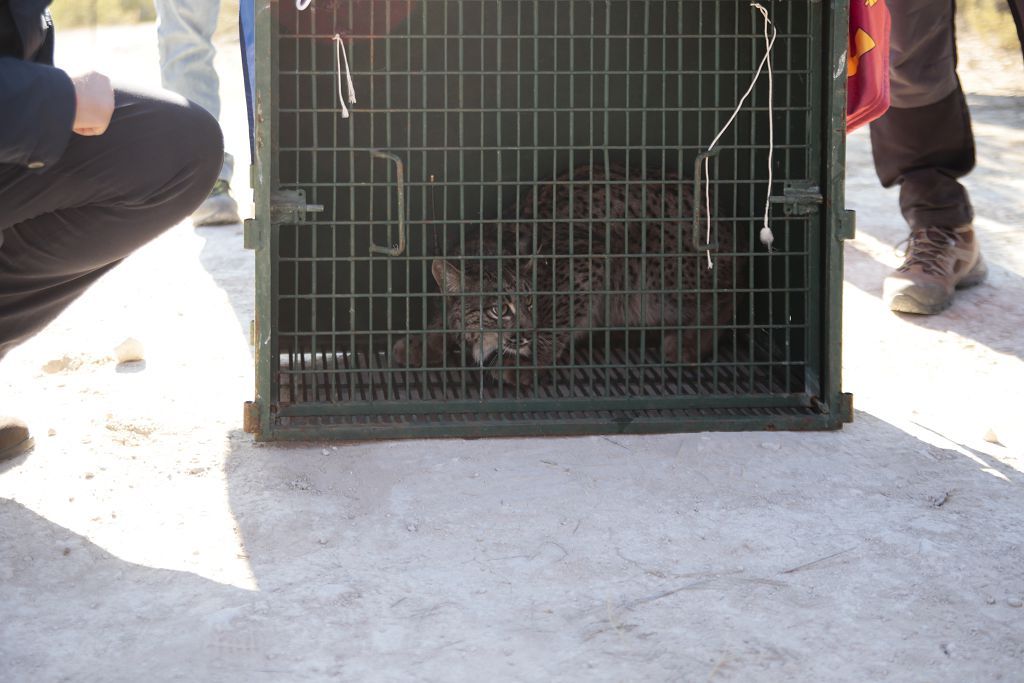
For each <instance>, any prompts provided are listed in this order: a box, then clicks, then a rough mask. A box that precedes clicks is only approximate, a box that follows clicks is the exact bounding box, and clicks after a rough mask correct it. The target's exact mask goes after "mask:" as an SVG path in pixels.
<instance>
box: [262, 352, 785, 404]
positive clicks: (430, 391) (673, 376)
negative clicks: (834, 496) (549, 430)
mask: <svg viewBox="0 0 1024 683" xmlns="http://www.w3.org/2000/svg"><path fill="white" fill-rule="evenodd" d="M755 357H756V358H757V360H756V361H755V360H753V359H754V358H755ZM575 360H576V362H575V363H574V365H573V367H565V368H558V369H556V370H554V371H553V372H550V373H548V374H547V375H546V377H544V378H543V379H541V380H540V381H537V382H536V383H535V384H533V385H530V386H524V387H517V386H514V385H511V384H501V383H498V382H497V381H496V380H495V379H493V378H492V377H491V375H490V373H486V374H485V371H481V370H477V369H475V368H454V369H453V368H448V369H442V368H429V369H415V370H410V369H404V368H402V369H395V368H392V367H390V366H389V365H388V359H387V354H386V353H385V352H377V353H370V354H367V353H352V352H328V351H321V352H317V353H310V352H304V353H286V354H282V356H281V363H280V371H279V387H280V395H279V397H278V401H279V404H280V405H294V404H302V403H348V402H392V401H421V402H426V404H429V403H441V402H449V401H457V400H469V401H480V402H483V403H486V402H487V401H498V400H524V401H529V400H552V399H554V400H566V399H630V398H648V399H658V398H665V399H670V398H673V397H678V396H741V397H749V396H772V395H780V394H791V393H794V392H800V391H802V390H803V388H804V387H803V380H802V371H803V365H802V364H797V363H786V362H784V361H775V362H771V363H769V362H766V360H765V357H764V356H762V355H761V354H759V353H756V354H754V355H753V356H751V355H750V354H748V353H739V354H733V353H728V352H725V351H720V352H719V354H718V356H717V359H716V361H715V362H714V363H713V364H707V363H705V364H697V365H695V366H665V365H663V364H660V363H659V362H658V361H657V360H656V359H655V358H652V354H651V353H650V352H648V353H647V354H644V353H643V352H641V351H640V350H629V351H623V350H614V351H613V352H612V353H611V354H610V355H608V356H605V355H604V354H603V353H600V352H595V353H594V354H593V355H592V356H591V355H590V354H588V352H587V351H586V350H579V351H578V352H577V354H576V359H575ZM520 372H522V373H523V374H529V373H530V372H531V371H529V370H521V371H520Z"/></svg>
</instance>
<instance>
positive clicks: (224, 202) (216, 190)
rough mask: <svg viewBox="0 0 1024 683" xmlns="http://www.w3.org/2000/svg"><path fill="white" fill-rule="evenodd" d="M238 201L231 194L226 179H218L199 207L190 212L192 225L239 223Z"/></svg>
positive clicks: (240, 220)
mask: <svg viewBox="0 0 1024 683" xmlns="http://www.w3.org/2000/svg"><path fill="white" fill-rule="evenodd" d="M241 222H242V219H241V218H240V217H239V216H238V203H237V202H236V201H235V200H234V198H233V197H232V196H231V186H230V185H229V184H228V181H226V180H218V181H217V182H216V183H215V184H214V186H213V189H212V190H210V196H208V197H207V198H206V199H205V200H203V203H202V204H200V205H199V208H198V209H196V210H195V212H194V213H193V214H192V225H194V226H195V227H197V228H198V227H201V226H204V225H233V224H235V223H241Z"/></svg>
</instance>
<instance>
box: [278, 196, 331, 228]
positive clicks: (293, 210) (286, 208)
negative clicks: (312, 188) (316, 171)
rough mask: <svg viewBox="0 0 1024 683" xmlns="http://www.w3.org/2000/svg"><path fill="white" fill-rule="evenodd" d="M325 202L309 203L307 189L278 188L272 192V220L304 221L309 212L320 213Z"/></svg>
mask: <svg viewBox="0 0 1024 683" xmlns="http://www.w3.org/2000/svg"><path fill="white" fill-rule="evenodd" d="M323 210H324V205H323V204H307V203H306V191H305V190H277V191H276V192H271V193H270V222H271V223H273V224H275V225H279V224H281V223H289V224H292V223H303V222H305V220H306V214H307V213H320V212H321V211H323Z"/></svg>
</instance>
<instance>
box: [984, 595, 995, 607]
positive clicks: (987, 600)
mask: <svg viewBox="0 0 1024 683" xmlns="http://www.w3.org/2000/svg"><path fill="white" fill-rule="evenodd" d="M985 603H986V604H988V605H994V604H996V599H995V598H993V597H992V596H991V595H986V596H985Z"/></svg>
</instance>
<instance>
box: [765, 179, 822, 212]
mask: <svg viewBox="0 0 1024 683" xmlns="http://www.w3.org/2000/svg"><path fill="white" fill-rule="evenodd" d="M822 202H824V197H822V196H821V190H820V189H819V188H818V186H817V185H815V184H814V181H813V180H794V181H789V182H787V183H785V184H784V185H783V186H782V196H781V197H779V196H775V197H772V203H773V204H782V211H783V213H785V214H786V215H787V216H808V215H810V214H812V213H814V212H815V211H817V210H818V209H819V208H820V207H821V204H822Z"/></svg>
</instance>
